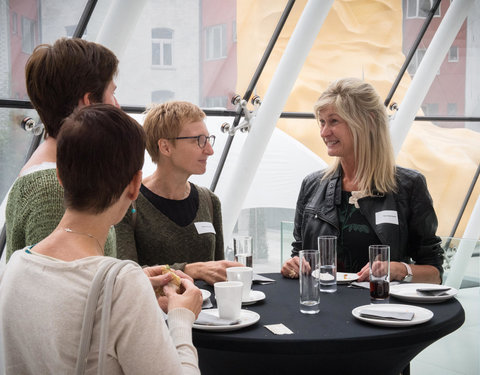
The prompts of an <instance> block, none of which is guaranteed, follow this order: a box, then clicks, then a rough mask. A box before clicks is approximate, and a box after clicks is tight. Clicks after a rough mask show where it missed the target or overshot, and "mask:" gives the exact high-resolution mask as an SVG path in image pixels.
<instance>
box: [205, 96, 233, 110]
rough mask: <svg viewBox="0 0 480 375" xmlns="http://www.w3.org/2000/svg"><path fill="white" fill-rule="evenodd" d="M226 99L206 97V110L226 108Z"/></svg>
mask: <svg viewBox="0 0 480 375" xmlns="http://www.w3.org/2000/svg"><path fill="white" fill-rule="evenodd" d="M227 103H228V98H227V97H226V96H207V97H206V98H205V107H206V108H227Z"/></svg>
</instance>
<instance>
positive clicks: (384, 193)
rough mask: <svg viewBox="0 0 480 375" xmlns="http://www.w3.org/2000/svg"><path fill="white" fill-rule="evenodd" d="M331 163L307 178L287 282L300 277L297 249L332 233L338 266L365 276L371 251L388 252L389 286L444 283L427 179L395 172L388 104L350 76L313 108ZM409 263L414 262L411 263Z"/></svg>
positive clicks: (407, 171) (284, 269) (299, 203)
mask: <svg viewBox="0 0 480 375" xmlns="http://www.w3.org/2000/svg"><path fill="white" fill-rule="evenodd" d="M314 112H315V116H316V118H317V121H318V123H319V125H320V135H321V137H322V139H323V141H324V143H325V145H326V146H327V150H328V155H330V156H335V157H336V159H335V162H334V164H333V165H332V166H331V167H330V168H328V169H326V170H323V171H318V172H315V173H312V174H311V175H309V176H307V177H306V178H305V179H304V180H303V183H302V186H301V189H300V194H299V197H298V201H297V208H296V212H295V225H294V232H293V234H294V237H295V241H294V242H293V243H292V246H293V249H292V258H291V259H289V260H288V261H287V262H285V264H284V265H283V267H282V269H281V272H282V274H283V275H284V276H285V277H291V278H295V277H298V268H299V266H298V256H297V255H298V251H299V250H302V249H317V248H318V244H317V238H318V236H321V235H335V236H337V237H338V241H337V268H338V270H339V271H343V272H357V273H358V275H359V281H365V280H368V278H369V267H368V246H369V245H373V244H385V245H389V246H390V260H391V263H390V275H391V276H390V278H391V280H400V281H406V282H407V281H413V282H426V283H437V284H438V283H441V280H442V279H441V278H442V273H443V268H442V263H443V255H442V253H443V252H442V249H441V247H440V242H441V241H440V238H439V237H437V236H436V234H435V232H436V230H437V226H438V222H437V217H436V215H435V211H434V209H433V204H432V199H431V197H430V194H429V192H428V189H427V185H426V181H425V177H424V176H423V175H422V174H420V173H419V172H417V171H414V170H411V169H406V168H402V167H399V166H395V160H394V153H393V147H392V145H391V141H390V133H389V130H388V116H387V113H386V109H385V106H384V105H383V103H382V100H381V98H380V96H379V95H378V94H377V92H376V91H375V89H374V88H373V87H372V86H371V85H370V84H368V83H366V82H363V81H361V80H359V79H355V78H345V79H339V80H337V81H335V82H333V83H332V84H331V85H330V86H329V87H328V88H327V90H326V91H325V92H324V93H323V94H322V95H321V96H320V98H319V99H318V100H317V102H316V104H315V106H314ZM412 260H413V263H412Z"/></svg>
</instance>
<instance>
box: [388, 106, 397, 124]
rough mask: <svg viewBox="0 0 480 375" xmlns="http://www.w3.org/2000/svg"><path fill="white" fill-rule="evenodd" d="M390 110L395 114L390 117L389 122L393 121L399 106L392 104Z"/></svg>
mask: <svg viewBox="0 0 480 375" xmlns="http://www.w3.org/2000/svg"><path fill="white" fill-rule="evenodd" d="M388 108H389V109H390V111H392V112H393V113H392V114H391V115H389V116H388V118H389V120H390V121H392V120H393V119H394V118H395V116H396V114H397V112H398V104H397V103H395V102H394V103H392V104H390V106H389V107H388Z"/></svg>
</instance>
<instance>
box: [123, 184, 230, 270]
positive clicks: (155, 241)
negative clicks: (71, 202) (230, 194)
mask: <svg viewBox="0 0 480 375" xmlns="http://www.w3.org/2000/svg"><path fill="white" fill-rule="evenodd" d="M195 187H196V188H197V190H198V196H199V207H198V211H197V215H196V216H195V218H194V220H193V222H191V223H190V224H188V225H187V226H184V227H182V226H179V225H177V224H176V223H174V222H173V221H172V220H170V219H169V218H168V217H167V216H165V215H164V214H163V213H162V212H161V211H160V210H158V209H157V208H156V207H155V206H154V205H153V204H152V203H150V201H149V200H148V199H147V198H145V196H144V195H143V194H142V193H141V192H140V194H139V195H138V199H137V200H136V204H135V209H136V212H135V214H133V213H132V210H131V208H130V209H129V210H128V211H127V214H126V215H125V217H124V218H123V220H122V221H121V222H120V223H119V224H117V225H116V226H115V232H116V235H117V256H118V257H119V258H120V259H131V260H134V261H136V262H137V263H138V264H140V265H141V266H145V265H148V266H152V265H156V264H168V265H170V266H171V267H172V268H175V269H180V270H183V269H184V268H185V265H186V264H187V263H194V262H206V261H210V260H222V259H224V257H225V255H224V249H223V230H222V213H221V205H220V200H219V199H218V197H217V196H216V195H215V194H214V193H212V192H211V191H210V190H208V189H207V188H203V187H200V186H197V185H195ZM197 222H209V223H212V224H213V227H214V228H215V232H216V233H203V234H199V233H198V231H197V229H196V227H195V223H197Z"/></svg>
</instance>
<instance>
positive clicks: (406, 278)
mask: <svg viewBox="0 0 480 375" xmlns="http://www.w3.org/2000/svg"><path fill="white" fill-rule="evenodd" d="M401 263H402V264H403V265H404V266H405V268H406V269H407V275H406V276H405V277H404V278H403V280H402V281H404V282H407V283H408V282H410V281H412V277H413V273H412V267H410V265H409V264H408V263H405V262H401Z"/></svg>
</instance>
